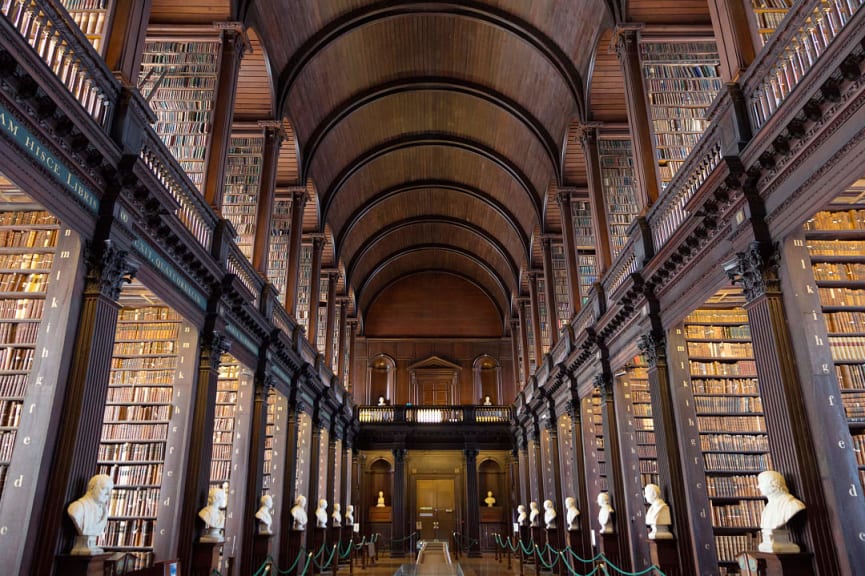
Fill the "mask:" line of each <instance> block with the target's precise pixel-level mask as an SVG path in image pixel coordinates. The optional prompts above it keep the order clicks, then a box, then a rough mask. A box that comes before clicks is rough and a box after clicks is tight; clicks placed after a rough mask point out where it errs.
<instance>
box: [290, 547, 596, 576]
mask: <svg viewBox="0 0 865 576" xmlns="http://www.w3.org/2000/svg"><path fill="white" fill-rule="evenodd" d="M311 561H312V552H310V553H309V554H307V556H306V564H304V566H303V572H301V573H300V574H298V576H306V571H307V570H309V563H310V562H311ZM608 576H609V575H608Z"/></svg>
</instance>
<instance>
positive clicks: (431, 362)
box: [408, 355, 462, 372]
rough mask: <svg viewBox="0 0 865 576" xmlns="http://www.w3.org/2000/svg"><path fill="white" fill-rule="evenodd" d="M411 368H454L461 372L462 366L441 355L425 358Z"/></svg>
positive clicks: (410, 368) (410, 367)
mask: <svg viewBox="0 0 865 576" xmlns="http://www.w3.org/2000/svg"><path fill="white" fill-rule="evenodd" d="M408 369H409V370H453V371H456V372H459V371H460V370H462V366H460V365H459V364H454V363H453V362H449V361H447V360H445V359H444V358H441V357H439V356H435V355H433V356H430V357H428V358H426V359H425V360H421V361H419V362H415V363H414V364H412V365H411V366H409V367H408Z"/></svg>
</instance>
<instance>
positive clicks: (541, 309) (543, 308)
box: [529, 274, 552, 354]
mask: <svg viewBox="0 0 865 576" xmlns="http://www.w3.org/2000/svg"><path fill="white" fill-rule="evenodd" d="M535 281H536V283H537V284H536V286H535V288H536V290H537V292H538V318H539V319H540V322H541V326H540V335H541V342H540V345H541V347H542V348H543V351H544V354H546V353H547V352H549V351H550V344H549V343H550V342H552V338H551V330H552V326H551V325H550V320H551V319H550V318H549V314H548V313H547V286H546V284H547V282H546V280H545V279H544V275H543V274H538V275H537V277H536V279H535ZM529 282H531V278H530V279H529Z"/></svg>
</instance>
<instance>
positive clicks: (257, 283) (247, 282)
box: [225, 242, 265, 308]
mask: <svg viewBox="0 0 865 576" xmlns="http://www.w3.org/2000/svg"><path fill="white" fill-rule="evenodd" d="M225 269H226V270H227V271H228V272H229V273H231V274H234V275H235V276H237V278H238V280H240V283H241V284H243V286H244V287H245V288H246V289H247V290H249V291H250V293H251V294H252V297H253V306H254V307H255V308H258V304H259V302H260V300H261V298H260V297H261V291H262V290H263V289H264V285H265V281H264V279H263V278H262V277H261V276H259V275H258V273H257V272H256V271H255V268H253V267H252V264H250V263H249V260H247V259H246V257H245V256H244V255H243V252H241V251H240V248H239V247H238V246H237V244H234V243H233V242H232V243H231V245H230V248H229V251H228V258H226V259H225Z"/></svg>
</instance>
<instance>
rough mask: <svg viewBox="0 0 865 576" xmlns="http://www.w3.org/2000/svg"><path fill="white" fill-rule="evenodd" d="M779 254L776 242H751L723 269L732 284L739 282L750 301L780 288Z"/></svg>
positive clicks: (746, 298)
mask: <svg viewBox="0 0 865 576" xmlns="http://www.w3.org/2000/svg"><path fill="white" fill-rule="evenodd" d="M780 260H781V256H780V252H779V250H778V246H777V245H776V244H771V243H768V242H751V244H749V245H748V249H747V250H745V251H744V252H737V253H736V257H735V258H734V259H732V260H730V261H728V262H726V263H725V264H724V271H725V272H726V273H727V276H728V277H729V278H730V281H731V282H732V283H733V284H741V286H742V292H743V293H744V295H745V300H746V301H747V302H748V303H750V302H753V301H754V300H756V299H757V298H759V297H760V296H765V295H767V294H770V293H778V292H780V290H781V280H780V278H779V277H778V269H779V267H780V265H781V262H780Z"/></svg>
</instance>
